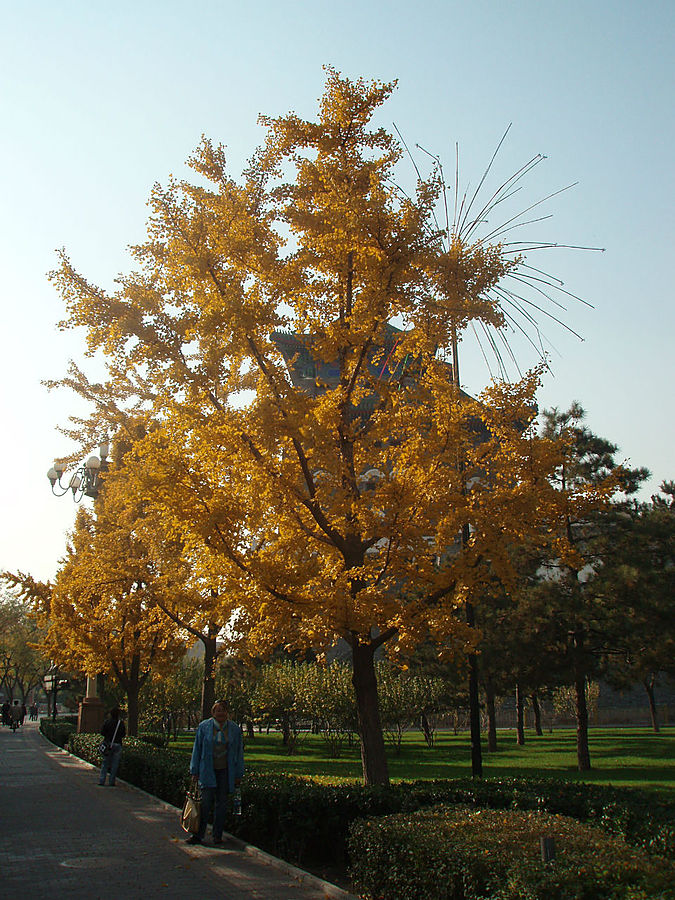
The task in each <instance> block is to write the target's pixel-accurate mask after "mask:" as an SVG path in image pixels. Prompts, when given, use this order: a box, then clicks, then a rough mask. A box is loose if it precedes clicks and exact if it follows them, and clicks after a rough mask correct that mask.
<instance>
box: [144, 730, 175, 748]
mask: <svg viewBox="0 0 675 900" xmlns="http://www.w3.org/2000/svg"><path fill="white" fill-rule="evenodd" d="M138 740H139V741H143V743H144V744H150V745H151V746H152V747H168V746H169V735H168V734H164V733H162V732H161V731H145V732H143V734H139V735H138Z"/></svg>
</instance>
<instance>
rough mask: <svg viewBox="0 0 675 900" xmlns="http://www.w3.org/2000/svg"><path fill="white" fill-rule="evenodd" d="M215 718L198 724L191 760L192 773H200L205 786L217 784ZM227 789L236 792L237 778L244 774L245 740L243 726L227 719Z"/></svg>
mask: <svg viewBox="0 0 675 900" xmlns="http://www.w3.org/2000/svg"><path fill="white" fill-rule="evenodd" d="M213 725H214V720H213V719H204V721H203V722H200V723H199V725H198V726H197V731H196V733H195V743H194V746H193V748H192V759H191V760H190V775H198V776H199V783H200V784H201V785H203V787H215V786H216V773H215V769H214V768H213ZM226 726H227V789H228V791H229V793H230V794H233V793H234V782H235V779H237V780H239V779H240V778H242V777H243V775H244V741H243V737H242V733H241V728H240V727H239V726H238V725H237V724H236V723H235V722H230V720H229V719H228V720H227V723H226Z"/></svg>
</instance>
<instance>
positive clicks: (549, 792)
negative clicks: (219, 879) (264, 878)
mask: <svg viewBox="0 0 675 900" xmlns="http://www.w3.org/2000/svg"><path fill="white" fill-rule="evenodd" d="M440 803H442V804H447V805H451V806H470V807H473V808H476V809H520V810H526V811H529V810H533V811H535V810H536V811H541V812H549V813H554V814H558V815H564V816H568V817H570V818H573V819H577V820H578V821H580V822H587V823H588V824H590V825H595V826H598V827H600V828H602V829H603V830H604V831H607V832H610V833H613V834H616V835H618V836H620V837H622V838H624V839H625V840H626V841H627V842H628V843H629V844H632V845H634V846H638V847H641V848H643V849H645V850H648V851H649V852H650V853H653V854H658V855H660V856H663V857H675V804H673V803H672V802H670V803H667V802H665V801H659V800H658V799H656V798H655V797H654V796H652V795H650V794H647V793H646V792H643V791H637V790H630V789H616V788H612V787H603V786H600V785H590V784H578V783H569V782H564V781H559V780H553V779H537V780H533V781H528V780H526V779H522V778H513V779H485V780H482V781H477V780H472V779H470V778H467V779H458V780H455V781H417V782H411V783H400V784H393V785H391V786H390V787H387V788H383V787H363V786H361V785H355V784H338V785H333V784H319V783H316V782H307V781H303V780H302V779H299V778H292V777H290V776H276V777H275V776H256V775H250V776H247V777H246V779H245V780H244V785H243V786H242V804H243V806H244V814H243V815H242V816H241V817H240V819H239V820H238V821H237V823H236V827H237V829H238V833H239V834H240V835H241V837H243V838H244V839H246V840H250V841H252V842H253V843H258V844H259V845H260V842H264V844H263V845H264V847H265V849H268V850H270V851H271V852H273V853H277V854H278V855H280V856H284V857H285V858H286V859H294V860H295V861H297V862H302V860H303V859H312V860H322V861H337V862H344V861H345V860H346V859H347V856H348V854H347V837H348V831H349V826H350V825H351V823H352V822H354V821H355V820H356V819H364V818H368V817H372V816H385V815H391V814H393V813H401V812H415V811H417V810H420V809H424V808H427V807H430V806H435V805H437V804H440Z"/></svg>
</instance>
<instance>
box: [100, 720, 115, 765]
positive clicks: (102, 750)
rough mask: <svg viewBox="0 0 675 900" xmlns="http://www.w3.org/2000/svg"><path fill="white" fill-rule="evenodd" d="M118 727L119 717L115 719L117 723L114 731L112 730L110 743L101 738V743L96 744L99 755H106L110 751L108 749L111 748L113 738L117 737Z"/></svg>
mask: <svg viewBox="0 0 675 900" xmlns="http://www.w3.org/2000/svg"><path fill="white" fill-rule="evenodd" d="M119 727H120V722H119V719H118V720H117V725H116V726H115V731H114V732H113V736H112V741H110V743H108V741H106V740H105V739H104V740H102V741H101V743H100V744H99V745H98V752H99V753H100V754H101V756H108V754H109V753H110V750H111V748H112V745H113V744H114V743H115V738H116V737H117V729H118V728H119Z"/></svg>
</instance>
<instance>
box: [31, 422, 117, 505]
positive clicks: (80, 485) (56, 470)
mask: <svg viewBox="0 0 675 900" xmlns="http://www.w3.org/2000/svg"><path fill="white" fill-rule="evenodd" d="M109 451H110V444H109V442H108V439H107V438H106V439H105V440H103V441H101V443H100V444H99V445H98V452H99V456H90V457H89V459H88V460H87V461H86V463H84V464H83V465H81V466H80V467H79V468H78V469H76V470H75V472H74V473H73V474H72V475H71V476H70V478H69V479H68V481H67V482H65V483H64V482H63V481H62V479H63V476H64V474H65V471H66V467H65V465H64V464H63V463H62V462H60V461H59V460H55V461H54V465H53V466H52V467H51V469H50V470H49V471H48V472H47V478H49V481H50V484H51V486H52V494H54V495H55V496H56V497H63V496H64V495H65V494H67V493H68V491H69V490H70V491H72V493H73V500H74V501H75V502H76V503H79V502H80V500H81V499H82V497H92V498H94V499H95V498H96V497H98V491H99V487H100V481H101V472H105V471H106V469H107V468H108V453H109Z"/></svg>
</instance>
